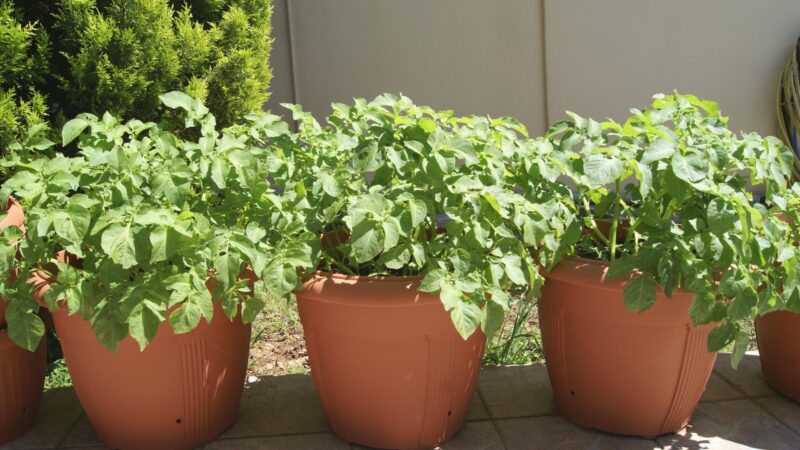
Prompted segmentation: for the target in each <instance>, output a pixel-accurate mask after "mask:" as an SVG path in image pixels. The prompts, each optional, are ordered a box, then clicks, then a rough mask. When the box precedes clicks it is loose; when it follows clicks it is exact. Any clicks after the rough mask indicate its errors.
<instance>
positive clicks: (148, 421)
mask: <svg viewBox="0 0 800 450" xmlns="http://www.w3.org/2000/svg"><path fill="white" fill-rule="evenodd" d="M214 308H215V309H214V319H213V320H212V321H211V324H207V323H206V322H205V321H204V320H202V321H201V322H200V325H198V327H197V328H196V329H195V330H193V331H191V332H189V333H186V334H175V333H174V332H173V331H172V328H171V327H170V326H169V324H167V323H163V324H161V326H160V328H159V330H158V333H157V334H156V337H155V339H153V341H152V342H151V343H150V345H149V346H148V347H147V348H146V349H145V350H144V351H140V350H139V346H138V344H137V343H136V342H135V341H134V340H133V338H131V337H130V336H128V337H126V338H125V339H124V340H123V341H122V342H121V343H120V345H119V347H118V348H117V350H116V352H113V353H112V352H110V351H108V350H106V349H105V348H104V347H103V346H102V345H100V343H99V342H98V341H97V338H96V337H95V335H94V332H93V331H92V329H91V327H90V325H89V322H88V321H86V320H84V319H82V318H81V317H80V316H79V315H73V316H69V315H68V314H67V311H66V310H64V309H61V310H59V311H57V312H55V313H53V321H54V322H55V326H56V333H57V334H58V337H59V339H60V340H61V347H62V349H63V350H64V359H65V360H66V363H67V368H68V369H69V373H70V376H71V377H72V383H73V385H74V387H75V391H76V393H77V395H78V399H79V400H80V402H81V405H82V406H83V409H84V411H85V412H86V415H87V416H88V418H89V421H90V422H91V423H92V426H93V427H94V429H95V431H96V432H97V435H98V436H99V437H100V438H101V439H102V440H103V442H105V443H106V445H108V446H109V447H111V448H117V449H125V450H128V449H190V448H195V447H198V446H201V445H203V444H205V443H207V442H209V441H211V440H213V439H214V438H216V437H217V436H218V435H219V434H220V433H222V432H223V431H224V430H225V429H226V428H228V427H229V426H230V425H231V424H233V422H234V421H235V420H236V417H237V416H238V413H239V400H240V398H241V394H242V389H243V386H244V378H245V372H246V370H247V356H248V352H249V346H250V326H249V325H245V324H244V323H242V321H241V318H240V317H238V316H237V318H236V319H235V320H234V321H233V322H231V321H229V320H228V318H227V317H225V315H224V313H223V311H222V308H221V306H220V304H219V303H217V304H216V305H215V307H214Z"/></svg>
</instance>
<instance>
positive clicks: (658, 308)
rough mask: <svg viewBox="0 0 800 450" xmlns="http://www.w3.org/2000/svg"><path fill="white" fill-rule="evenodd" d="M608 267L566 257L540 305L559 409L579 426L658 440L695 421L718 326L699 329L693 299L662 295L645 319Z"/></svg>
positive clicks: (549, 276)
mask: <svg viewBox="0 0 800 450" xmlns="http://www.w3.org/2000/svg"><path fill="white" fill-rule="evenodd" d="M608 266H609V264H608V263H605V262H600V261H593V260H588V259H582V258H567V259H566V260H565V261H563V262H562V263H561V264H559V265H558V266H556V267H555V268H554V269H553V270H552V271H551V272H549V273H547V274H545V277H546V281H545V284H544V288H543V291H542V296H541V299H540V300H539V319H540V324H541V329H542V344H543V347H544V355H545V361H546V363H547V372H548V374H549V376H550V382H551V384H552V386H553V393H554V396H555V403H556V408H557V409H558V410H559V411H560V412H561V413H562V414H564V415H565V416H566V417H567V418H568V419H569V420H571V421H572V422H574V423H576V424H578V425H580V426H583V427H589V428H596V429H600V430H604V431H610V432H613V433H620V434H627V435H635V436H644V437H654V436H658V435H660V434H664V433H671V432H675V431H678V430H680V429H682V428H683V427H685V426H686V425H687V424H688V422H689V419H690V418H691V416H692V414H693V412H694V409H695V407H696V406H697V402H698V401H699V400H700V396H701V395H702V393H703V391H704V390H705V386H706V383H707V382H708V377H709V376H710V375H711V370H712V368H713V365H714V361H715V360H716V353H709V352H708V351H707V350H706V340H707V337H708V334H709V332H710V331H711V330H712V329H713V325H704V326H699V327H695V326H693V325H692V322H691V319H690V318H689V315H688V310H689V305H690V304H691V299H692V294H690V293H686V292H675V293H673V295H672V298H671V299H670V298H667V297H666V295H664V293H663V292H661V291H660V290H659V292H658V298H657V300H656V302H655V304H654V305H653V306H652V307H651V308H650V309H649V310H647V311H646V312H644V313H634V312H630V311H628V310H627V309H626V308H625V306H624V304H623V301H622V289H623V287H624V285H625V281H619V280H614V281H611V280H605V273H606V271H607V270H608Z"/></svg>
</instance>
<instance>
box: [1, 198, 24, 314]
mask: <svg viewBox="0 0 800 450" xmlns="http://www.w3.org/2000/svg"><path fill="white" fill-rule="evenodd" d="M24 222H25V214H24V213H23V212H22V206H20V204H19V203H17V200H16V199H14V198H13V197H9V199H8V204H6V216H5V217H3V220H0V228H2V227H9V226H13V227H22V225H23V223H24ZM7 308H8V304H7V303H6V301H5V299H3V298H0V325H3V324H5V323H6V309H7Z"/></svg>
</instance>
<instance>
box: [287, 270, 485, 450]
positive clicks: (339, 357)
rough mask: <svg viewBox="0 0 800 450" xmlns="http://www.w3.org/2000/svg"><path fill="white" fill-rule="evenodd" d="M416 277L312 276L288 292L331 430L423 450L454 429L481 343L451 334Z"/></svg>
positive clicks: (375, 443)
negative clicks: (298, 289)
mask: <svg viewBox="0 0 800 450" xmlns="http://www.w3.org/2000/svg"><path fill="white" fill-rule="evenodd" d="M419 282H420V278H419V277H357V276H344V275H338V274H329V273H317V274H316V275H314V276H313V277H311V278H310V279H309V280H308V281H306V282H305V284H304V285H303V290H302V291H301V292H299V293H298V294H297V304H298V308H299V311H300V320H301V321H302V323H303V329H304V331H305V339H306V345H307V346H308V357H309V363H310V365H311V374H312V376H313V379H314V384H315V385H316V387H317V392H318V393H319V396H320V400H321V401H322V405H323V407H324V409H325V413H326V415H327V417H328V422H329V423H330V425H331V428H333V430H334V431H335V432H336V434H338V435H339V436H340V437H341V438H342V439H344V440H345V441H348V442H354V443H357V444H361V445H365V446H368V447H375V448H400V449H405V448H432V447H436V446H438V445H440V444H442V443H444V442H445V441H447V440H448V439H450V438H451V437H452V436H453V435H454V434H455V433H456V432H457V431H458V430H459V429H460V428H461V427H462V426H463V425H464V422H465V420H466V416H467V409H468V407H469V404H470V400H471V399H472V396H473V394H474V392H475V384H476V382H477V380H478V371H479V369H480V365H481V358H482V357H483V350H484V345H485V343H486V338H485V336H484V335H483V333H481V332H480V331H478V332H476V333H475V334H473V335H472V337H470V338H469V339H467V340H464V339H462V338H461V337H460V336H459V334H458V333H457V332H456V330H455V328H454V327H453V324H452V322H451V320H450V315H449V314H448V313H447V312H446V311H445V310H444V307H443V306H442V304H441V301H440V300H439V298H438V296H436V295H431V294H426V293H422V292H418V291H417V287H418V286H419Z"/></svg>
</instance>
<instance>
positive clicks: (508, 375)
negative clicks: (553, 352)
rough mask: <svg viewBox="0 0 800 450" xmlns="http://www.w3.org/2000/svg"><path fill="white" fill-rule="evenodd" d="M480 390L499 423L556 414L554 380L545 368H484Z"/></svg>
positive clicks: (536, 366)
mask: <svg viewBox="0 0 800 450" xmlns="http://www.w3.org/2000/svg"><path fill="white" fill-rule="evenodd" d="M478 389H480V392H481V395H482V396H483V400H484V402H485V403H486V408H487V409H488V410H489V414H490V415H491V416H492V417H493V418H495V419H504V418H512V417H529V416H543V415H548V414H554V413H555V406H554V404H553V391H552V388H551V387H550V379H549V378H548V377H547V369H546V368H545V366H544V365H541V364H535V365H526V366H505V367H487V368H484V369H483V370H481V374H480V378H479V380H478Z"/></svg>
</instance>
